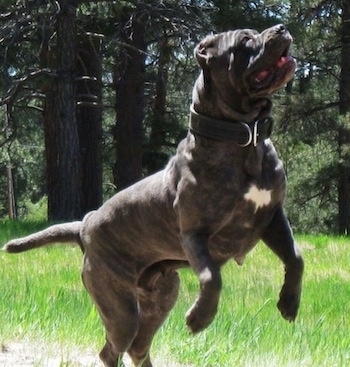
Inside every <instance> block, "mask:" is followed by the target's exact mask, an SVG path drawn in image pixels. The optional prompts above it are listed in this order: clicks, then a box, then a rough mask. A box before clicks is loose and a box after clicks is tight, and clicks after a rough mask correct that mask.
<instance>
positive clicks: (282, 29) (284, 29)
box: [275, 24, 287, 34]
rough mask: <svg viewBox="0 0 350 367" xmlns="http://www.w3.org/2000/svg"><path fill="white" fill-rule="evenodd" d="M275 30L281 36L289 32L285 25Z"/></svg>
mask: <svg viewBox="0 0 350 367" xmlns="http://www.w3.org/2000/svg"><path fill="white" fill-rule="evenodd" d="M275 29H276V33H279V34H282V33H284V32H285V31H286V30H287V28H286V27H285V26H284V24H278V25H276V26H275Z"/></svg>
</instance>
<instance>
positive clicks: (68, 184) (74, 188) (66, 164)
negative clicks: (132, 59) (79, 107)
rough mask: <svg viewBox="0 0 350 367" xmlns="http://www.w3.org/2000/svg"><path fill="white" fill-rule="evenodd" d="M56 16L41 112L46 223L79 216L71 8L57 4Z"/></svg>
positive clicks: (74, 53)
mask: <svg viewBox="0 0 350 367" xmlns="http://www.w3.org/2000/svg"><path fill="white" fill-rule="evenodd" d="M59 5H60V12H59V13H58V14H57V19H56V27H57V28H56V30H57V50H56V56H57V61H56V62H57V74H58V77H57V78H56V79H55V81H54V82H53V85H52V86H51V87H52V88H51V90H47V96H46V104H45V111H44V130H45V146H46V175H47V176H46V177H47V192H48V218H49V220H55V221H57V220H71V219H75V218H77V217H79V215H80V210H79V208H80V191H81V190H80V187H81V172H80V155H79V144H78V132H77V125H76V119H75V107H76V99H75V65H76V40H75V37H76V29H75V8H73V7H71V6H69V5H67V3H66V1H64V0H61V1H59Z"/></svg>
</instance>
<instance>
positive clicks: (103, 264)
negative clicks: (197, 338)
mask: <svg viewBox="0 0 350 367" xmlns="http://www.w3.org/2000/svg"><path fill="white" fill-rule="evenodd" d="M291 42H292V37H291V35H290V33H289V32H288V30H287V29H286V28H285V27H284V26H283V25H277V26H274V27H271V28H268V29H266V30H264V31H263V32H261V33H259V32H257V31H255V30H251V29H241V30H235V31H228V32H225V33H220V34H215V35H210V36H208V37H206V38H205V39H204V40H202V41H201V42H200V43H199V44H198V45H197V47H196V48H195V57H196V58H197V61H198V63H199V65H200V67H201V73H200V76H199V77H198V79H197V80H196V82H195V85H194V90H193V100H192V105H191V109H190V124H189V131H188V135H187V137H186V138H185V139H184V140H183V141H182V142H180V144H179V146H178V148H177V152H176V155H175V156H174V157H172V158H171V159H170V161H169V162H168V164H167V166H166V167H165V169H164V170H162V171H160V172H157V173H155V174H153V175H151V176H149V177H147V178H144V179H142V180H141V181H139V182H137V183H135V184H134V185H132V186H131V187H129V188H127V189H125V190H123V191H121V192H119V193H117V194H116V195H115V196H113V197H112V198H111V199H109V200H107V201H106V202H105V203H104V204H103V205H102V206H101V207H100V208H99V209H98V210H96V211H92V212H90V213H88V214H87V215H86V216H85V217H84V219H83V220H82V221H76V222H72V223H65V224H57V225H53V226H51V227H49V228H47V229H45V230H43V231H40V232H38V233H36V234H32V235H29V236H27V237H24V238H20V239H15V240H12V241H10V242H8V243H7V244H6V245H5V246H4V247H3V249H4V250H5V251H7V252H11V253H16V252H21V251H26V250H30V249H33V248H37V247H41V246H45V245H48V244H53V243H66V242H74V243H77V244H79V245H80V247H81V249H82V251H83V254H84V255H83V256H84V259H83V269H82V279H83V283H84V286H85V287H86V289H87V291H88V292H89V294H90V296H91V297H92V299H93V301H94V303H95V305H96V307H97V309H98V311H99V314H100V316H101V319H102V321H103V324H104V326H105V330H106V343H105V346H104V348H103V349H102V351H101V353H100V358H101V360H102V362H103V363H104V365H105V366H106V367H112V366H116V365H117V364H118V363H121V359H122V356H123V354H124V353H128V354H129V355H130V357H131V359H132V361H133V363H134V364H135V366H142V367H151V366H152V363H151V359H150V355H149V349H150V346H151V343H152V339H153V337H154V335H155V333H156V331H157V330H158V328H159V327H160V326H161V325H162V323H163V322H164V320H165V318H166V316H167V315H168V313H169V312H170V310H171V309H172V307H173V306H174V304H175V302H176V299H177V296H178V287H179V277H178V273H177V270H178V269H179V268H181V267H186V266H190V267H191V268H192V269H193V270H194V272H195V273H196V274H197V276H198V279H199V288H200V290H199V295H198V298H197V299H196V300H195V302H194V304H193V306H192V307H191V308H190V309H189V311H188V312H187V314H186V323H187V326H188V328H189V330H190V331H191V332H192V333H197V332H199V331H201V330H203V329H204V328H206V327H207V326H208V325H209V324H210V323H211V322H212V320H213V318H214V316H215V314H216V312H217V308H218V302H219V297H220V291H221V287H222V281H221V275H220V269H221V267H222V266H223V265H224V264H225V263H226V262H227V261H228V260H230V259H234V260H235V261H236V262H237V263H238V264H242V263H243V260H244V257H245V256H246V254H247V253H248V252H249V251H250V250H251V249H252V248H253V247H254V246H255V245H256V244H257V242H258V241H259V240H260V239H262V241H263V242H264V243H265V244H266V245H267V246H268V247H269V248H270V249H271V250H272V251H273V252H274V253H275V254H276V255H277V256H278V257H279V258H280V259H281V260H282V262H283V263H284V266H285V280H284V284H283V286H282V289H281V292H280V298H279V301H278V304H277V307H278V309H279V311H280V312H281V314H282V316H283V317H284V318H285V319H286V320H288V321H294V320H295V318H296V316H297V312H298V307H299V303H300V294H301V285H302V274H303V268H304V265H303V259H302V256H301V254H300V251H299V249H298V247H297V245H296V244H295V242H294V240H293V234H292V231H291V228H290V225H289V223H288V220H287V218H286V216H285V214H284V210H283V201H284V197H285V190H286V179H285V174H284V171H283V165H282V163H281V161H280V160H279V158H278V157H277V154H276V151H275V149H274V146H273V145H272V143H271V140H270V134H271V130H272V118H271V108H272V102H271V100H270V96H271V95H272V94H273V93H274V92H276V91H277V90H278V89H280V88H281V87H282V86H283V85H285V84H286V83H287V82H288V81H289V80H291V78H292V77H293V75H294V72H295V68H296V63H295V60H294V59H293V58H292V57H291V56H290V55H289V48H290V45H291Z"/></svg>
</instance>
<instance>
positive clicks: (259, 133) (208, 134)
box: [189, 108, 273, 147]
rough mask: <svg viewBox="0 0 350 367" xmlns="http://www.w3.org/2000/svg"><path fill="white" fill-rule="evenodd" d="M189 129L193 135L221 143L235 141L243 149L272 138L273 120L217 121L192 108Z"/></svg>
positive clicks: (266, 118)
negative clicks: (248, 121)
mask: <svg viewBox="0 0 350 367" xmlns="http://www.w3.org/2000/svg"><path fill="white" fill-rule="evenodd" d="M189 128H190V131H191V133H192V134H195V135H199V136H202V137H204V138H208V139H212V140H219V141H234V142H236V143H237V144H238V145H239V146H241V147H247V146H249V145H251V144H252V145H254V146H256V145H257V144H258V143H259V142H261V141H264V140H265V139H268V138H269V137H270V136H271V133H272V128H273V118H272V117H264V118H261V119H259V120H256V121H254V122H253V123H250V124H248V123H246V122H243V121H226V120H217V119H214V118H211V117H207V116H203V115H200V114H198V113H197V112H195V111H194V110H193V108H191V114H190V121H189Z"/></svg>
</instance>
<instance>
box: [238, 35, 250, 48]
mask: <svg viewBox="0 0 350 367" xmlns="http://www.w3.org/2000/svg"><path fill="white" fill-rule="evenodd" d="M251 40H252V39H251V37H248V36H245V37H243V38H242V41H241V45H242V46H249V43H251V42H250V41H251Z"/></svg>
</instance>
